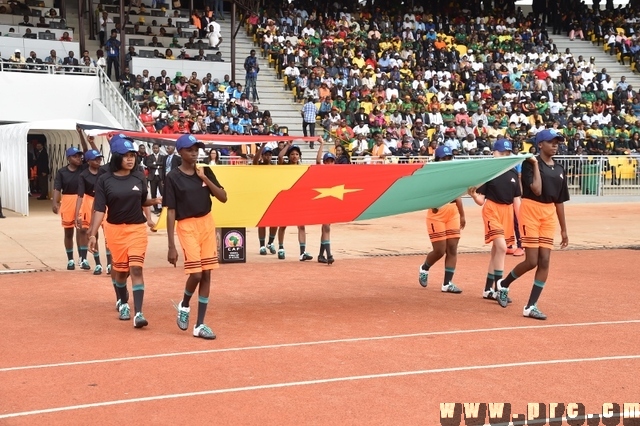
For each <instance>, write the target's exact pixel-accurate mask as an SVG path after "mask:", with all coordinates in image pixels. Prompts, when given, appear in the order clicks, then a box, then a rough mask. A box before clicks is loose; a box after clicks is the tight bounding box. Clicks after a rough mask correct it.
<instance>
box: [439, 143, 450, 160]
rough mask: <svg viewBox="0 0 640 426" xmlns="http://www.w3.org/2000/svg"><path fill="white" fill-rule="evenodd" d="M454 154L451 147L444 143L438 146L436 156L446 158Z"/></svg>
mask: <svg viewBox="0 0 640 426" xmlns="http://www.w3.org/2000/svg"><path fill="white" fill-rule="evenodd" d="M451 156H453V152H451V148H449V147H448V146H445V145H442V146H439V147H437V148H436V153H435V157H436V158H444V157H451Z"/></svg>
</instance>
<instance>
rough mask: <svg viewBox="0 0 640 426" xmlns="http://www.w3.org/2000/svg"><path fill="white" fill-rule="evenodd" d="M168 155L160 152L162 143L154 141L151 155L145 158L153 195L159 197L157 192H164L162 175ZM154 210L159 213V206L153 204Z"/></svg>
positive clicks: (161, 193)
mask: <svg viewBox="0 0 640 426" xmlns="http://www.w3.org/2000/svg"><path fill="white" fill-rule="evenodd" d="M165 159H166V157H165V156H164V155H162V154H160V145H158V144H157V143H154V144H153V146H152V147H151V155H148V156H147V157H146V158H145V159H144V162H145V166H146V167H147V170H148V171H149V175H148V176H147V179H148V181H149V189H150V190H151V196H152V198H153V197H157V193H158V192H159V193H160V195H163V194H164V185H163V179H162V176H163V175H164V168H165ZM153 207H154V209H153V212H154V213H159V212H160V209H158V206H153Z"/></svg>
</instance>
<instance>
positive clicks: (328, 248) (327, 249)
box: [320, 240, 331, 257]
mask: <svg viewBox="0 0 640 426" xmlns="http://www.w3.org/2000/svg"><path fill="white" fill-rule="evenodd" d="M320 244H321V247H324V251H325V252H327V257H331V241H329V240H326V241H321V242H320Z"/></svg>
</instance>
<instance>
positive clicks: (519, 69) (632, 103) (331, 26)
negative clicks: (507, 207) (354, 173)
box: [123, 1, 640, 158]
mask: <svg viewBox="0 0 640 426" xmlns="http://www.w3.org/2000/svg"><path fill="white" fill-rule="evenodd" d="M490 6H491V9H490V11H489V10H487V11H486V12H485V11H483V10H477V9H475V10H474V8H473V5H470V7H469V8H468V9H466V8H464V7H463V8H462V9H461V10H456V11H449V12H448V13H447V12H445V13H435V14H434V13H430V11H429V10H425V9H424V7H423V6H416V7H415V8H414V9H413V10H408V9H406V10H402V11H401V12H400V11H396V12H395V13H391V12H389V13H388V12H387V11H386V9H385V10H383V9H381V8H379V7H378V8H367V7H359V8H357V10H347V9H346V8H336V9H335V10H336V11H335V12H331V11H330V10H327V11H325V12H319V11H318V10H316V9H311V8H308V9H306V10H305V9H304V8H302V7H296V3H295V2H294V3H291V4H289V5H288V6H287V7H285V8H283V9H279V10H273V9H267V10H264V11H263V12H261V13H260V14H252V15H251V16H249V17H248V19H247V20H246V22H247V31H248V33H249V34H253V35H254V41H255V42H256V46H257V47H258V48H259V49H260V51H261V53H262V56H263V58H265V59H266V60H267V61H268V62H269V64H270V65H271V66H273V67H275V69H276V71H277V72H278V74H279V76H280V77H282V78H283V79H284V84H285V87H286V88H288V89H290V90H292V95H293V98H294V99H295V100H296V101H297V102H299V103H300V108H301V111H300V114H301V119H302V123H303V128H304V130H305V134H306V133H307V130H309V133H310V134H311V135H314V133H315V126H316V124H319V125H320V126H321V127H322V128H323V129H324V136H325V138H326V139H331V140H333V141H334V142H335V144H336V146H338V145H339V146H341V147H342V149H343V150H344V151H346V153H347V154H351V155H355V156H362V155H371V156H374V157H386V156H396V157H400V158H403V157H413V156H428V155H433V152H434V151H435V149H436V147H437V146H439V145H446V146H449V147H450V148H451V149H452V150H453V152H454V153H455V154H458V155H482V154H488V153H489V152H490V151H491V148H492V146H493V143H494V142H495V141H496V140H497V139H498V138H501V137H504V138H507V139H509V140H510V141H511V142H512V143H513V144H514V146H515V147H516V149H517V150H518V151H521V152H522V151H524V152H527V151H530V150H535V147H532V143H531V142H532V140H533V138H534V137H535V135H536V134H537V133H538V132H539V131H541V130H543V129H545V128H551V127H554V128H556V129H558V130H560V131H561V132H562V133H563V134H564V135H565V136H566V138H567V140H566V142H565V143H564V144H563V145H562V147H561V149H560V154H578V155H580V154H591V155H609V154H611V155H627V154H631V153H635V152H640V96H639V95H638V93H637V91H636V90H634V88H633V87H632V86H631V85H630V84H628V83H627V82H626V80H625V78H624V77H622V78H621V79H620V80H619V81H613V80H612V78H611V76H610V75H609V74H608V73H607V70H606V68H604V67H598V65H597V64H596V63H595V58H593V57H591V58H583V57H582V56H578V57H575V56H574V55H573V54H572V53H571V51H570V49H566V50H565V51H562V52H560V51H558V49H557V47H556V45H555V43H554V42H553V39H552V35H553V34H560V33H566V34H568V35H569V36H570V37H572V38H583V39H584V38H587V37H592V39H593V41H594V42H595V43H600V42H602V43H604V44H606V45H607V47H608V48H609V49H610V51H611V52H612V53H613V54H615V53H616V52H617V53H619V54H620V55H619V56H620V60H621V61H624V60H625V58H626V57H627V56H629V55H625V52H626V49H627V48H628V49H633V55H632V56H631V57H630V61H631V62H635V59H636V58H635V55H636V54H640V41H638V40H636V35H635V34H636V33H637V31H636V22H635V19H634V18H633V16H635V15H634V11H633V10H631V9H629V8H624V9H622V8H618V9H615V10H614V9H613V8H612V7H610V5H607V9H605V10H602V11H599V12H597V13H596V12H595V11H594V10H593V9H588V8H587V7H586V6H584V5H583V4H581V3H578V2H560V3H558V8H562V7H565V8H566V9H565V10H570V11H571V12H569V13H563V12H561V9H554V8H552V9H551V10H549V11H547V10H544V11H541V12H540V13H539V14H534V13H531V14H529V15H527V16H525V15H524V14H523V13H522V11H521V10H520V9H518V10H517V11H516V10H515V8H514V5H513V2H500V1H497V2H494V3H493V4H490ZM534 6H535V4H534ZM434 7H435V6H434ZM485 7H487V2H485ZM534 9H535V7H534ZM193 15H194V16H199V15H200V14H199V13H198V12H195V13H194V14H193ZM192 22H193V21H192ZM551 27H552V28H553V34H550V33H549V29H551ZM638 29H640V28H638ZM613 34H615V37H612V35H613ZM625 34H628V36H627V35H625ZM601 35H602V36H601ZM125 74H126V73H125ZM123 87H125V88H126V90H128V91H129V93H130V95H131V99H135V100H136V101H137V102H138V104H139V105H140V107H141V110H142V113H141V115H140V118H141V120H142V121H143V122H144V123H145V127H147V129H148V130H150V131H159V132H175V133H185V132H193V133H225V134H256V133H261V134H269V133H272V134H283V132H282V129H280V128H279V127H278V126H277V125H276V124H274V123H273V122H272V120H271V118H270V114H269V113H268V111H265V112H264V113H263V112H261V111H260V110H259V108H258V106H257V105H256V104H255V102H251V101H250V99H249V98H250V96H253V98H254V99H253V100H255V98H256V96H255V95H253V94H252V93H251V91H249V90H248V88H246V87H244V86H243V85H242V84H241V83H240V82H234V81H230V80H229V77H228V76H225V77H224V79H218V78H215V77H213V76H211V75H207V76H205V77H203V78H202V79H200V78H199V77H198V76H197V74H195V73H194V74H192V75H191V76H183V75H176V76H175V77H173V78H172V77H170V76H167V75H162V76H157V77H153V76H148V75H146V74H144V75H141V76H140V75H138V76H133V75H129V76H127V77H125V81H124V82H123ZM285 130H286V129H285ZM284 133H286V131H285V132H284Z"/></svg>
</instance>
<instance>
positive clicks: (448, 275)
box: [442, 267, 456, 285]
mask: <svg viewBox="0 0 640 426" xmlns="http://www.w3.org/2000/svg"><path fill="white" fill-rule="evenodd" d="M455 272H456V268H447V267H445V268H444V282H443V283H442V285H447V284H449V283H450V282H451V280H452V279H453V274H454V273H455Z"/></svg>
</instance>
